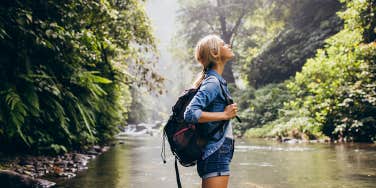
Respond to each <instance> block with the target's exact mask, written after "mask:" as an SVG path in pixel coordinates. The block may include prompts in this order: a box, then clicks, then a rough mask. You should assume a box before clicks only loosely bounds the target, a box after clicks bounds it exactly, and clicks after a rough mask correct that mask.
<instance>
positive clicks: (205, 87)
mask: <svg viewBox="0 0 376 188" xmlns="http://www.w3.org/2000/svg"><path fill="white" fill-rule="evenodd" d="M219 92H220V85H219V81H218V79H217V78H215V77H213V76H209V77H208V78H206V79H205V80H204V81H203V83H202V85H201V87H200V89H199V90H198V91H197V93H196V95H195V96H194V97H193V98H192V100H191V102H190V103H189V104H188V106H187V108H186V109H185V112H184V120H185V121H186V122H189V123H198V120H199V119H200V117H201V114H202V110H203V109H205V108H206V107H207V106H208V105H209V104H210V103H211V102H212V101H213V100H214V99H215V98H216V97H217V96H218V94H219Z"/></svg>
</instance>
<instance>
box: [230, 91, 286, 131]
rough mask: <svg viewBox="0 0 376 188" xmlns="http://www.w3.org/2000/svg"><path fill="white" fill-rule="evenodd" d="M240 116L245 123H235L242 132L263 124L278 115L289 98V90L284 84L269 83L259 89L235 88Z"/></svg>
mask: <svg viewBox="0 0 376 188" xmlns="http://www.w3.org/2000/svg"><path fill="white" fill-rule="evenodd" d="M234 98H235V101H239V102H238V107H239V116H240V117H241V118H242V120H243V123H236V122H234V123H235V128H236V129H237V131H238V132H240V133H241V134H242V133H244V132H245V131H246V130H247V129H249V128H254V127H259V126H262V125H264V124H266V123H268V122H270V121H273V120H275V119H276V118H277V117H278V110H279V109H280V108H282V107H283V104H284V103H285V102H287V101H288V100H289V92H288V90H287V88H286V87H285V86H284V85H283V84H269V85H267V86H265V87H263V88H260V89H258V90H255V89H253V88H252V87H249V88H247V89H245V90H235V92H234Z"/></svg>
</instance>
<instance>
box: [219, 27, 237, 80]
mask: <svg viewBox="0 0 376 188" xmlns="http://www.w3.org/2000/svg"><path fill="white" fill-rule="evenodd" d="M222 39H223V41H224V42H225V43H226V44H230V41H231V36H228V35H227V33H223V34H222ZM232 62H233V61H229V62H227V63H226V65H225V69H224V70H223V73H222V77H223V78H224V79H225V80H226V81H227V83H235V78H234V73H233V72H232Z"/></svg>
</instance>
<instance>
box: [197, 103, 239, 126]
mask: <svg viewBox="0 0 376 188" xmlns="http://www.w3.org/2000/svg"><path fill="white" fill-rule="evenodd" d="M237 111H238V107H237V105H236V103H234V104H230V105H227V106H226V108H225V111H223V112H202V113H201V116H200V118H199V119H198V122H199V123H206V122H212V121H222V120H229V119H232V118H234V117H235V116H236V112H237Z"/></svg>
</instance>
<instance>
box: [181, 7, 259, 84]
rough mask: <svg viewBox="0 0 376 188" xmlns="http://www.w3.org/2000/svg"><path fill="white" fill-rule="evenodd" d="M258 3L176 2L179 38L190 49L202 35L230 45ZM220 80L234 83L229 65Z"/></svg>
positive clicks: (230, 65) (230, 63)
mask: <svg viewBox="0 0 376 188" xmlns="http://www.w3.org/2000/svg"><path fill="white" fill-rule="evenodd" d="M257 3H259V1H249V0H228V1H226V0H216V1H214V0H205V1H198V0H190V1H180V4H181V5H182V6H181V7H182V8H181V10H180V15H179V20H180V21H181V23H182V25H183V27H182V29H181V31H180V36H181V37H183V38H184V39H185V40H186V41H187V45H188V46H189V47H191V48H193V46H194V45H195V44H196V43H197V41H198V40H199V39H200V38H202V37H203V36H205V35H207V34H211V33H215V34H218V35H220V36H221V38H222V39H223V40H224V42H225V43H227V44H231V45H232V44H234V42H235V40H236V39H237V37H236V36H237V34H238V33H239V32H241V30H242V24H243V22H244V20H245V19H247V17H248V16H250V15H251V14H252V13H253V11H254V10H255V6H256V5H257ZM223 77H224V78H225V79H226V80H227V81H228V82H229V83H234V82H235V79H234V74H233V70H232V62H229V63H227V64H226V66H225V70H224V72H223Z"/></svg>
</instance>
